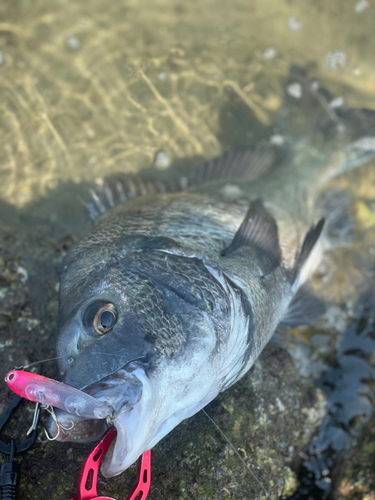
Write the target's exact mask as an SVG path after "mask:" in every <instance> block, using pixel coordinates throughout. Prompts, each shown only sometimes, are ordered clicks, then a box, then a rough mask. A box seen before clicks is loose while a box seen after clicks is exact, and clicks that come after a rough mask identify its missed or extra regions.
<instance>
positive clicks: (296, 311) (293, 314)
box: [280, 284, 326, 326]
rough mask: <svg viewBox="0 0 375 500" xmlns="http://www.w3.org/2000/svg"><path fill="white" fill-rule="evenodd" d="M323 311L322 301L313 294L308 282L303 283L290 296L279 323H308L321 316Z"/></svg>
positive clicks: (286, 324) (289, 324)
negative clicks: (286, 308)
mask: <svg viewBox="0 0 375 500" xmlns="http://www.w3.org/2000/svg"><path fill="white" fill-rule="evenodd" d="M325 312H326V307H325V305H324V303H323V302H322V301H321V300H320V299H319V298H318V297H317V296H316V295H315V293H314V291H313V289H312V288H311V286H310V285H309V284H304V285H302V286H301V287H300V288H299V289H298V290H297V292H296V293H295V295H294V297H293V298H292V300H291V302H290V304H289V307H288V310H287V312H286V314H285V316H284V318H283V319H282V321H281V322H280V325H282V326H300V325H309V324H311V323H314V321H316V320H317V319H318V318H320V317H321V316H323V314H324V313H325Z"/></svg>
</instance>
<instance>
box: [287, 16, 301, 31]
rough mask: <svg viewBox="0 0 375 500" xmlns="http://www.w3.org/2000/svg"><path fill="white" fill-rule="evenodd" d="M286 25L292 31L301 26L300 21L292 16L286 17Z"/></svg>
mask: <svg viewBox="0 0 375 500" xmlns="http://www.w3.org/2000/svg"><path fill="white" fill-rule="evenodd" d="M288 26H289V28H290V29H291V30H292V31H298V30H300V29H301V28H302V23H301V22H299V21H297V19H296V18H295V17H294V16H290V17H289V18H288Z"/></svg>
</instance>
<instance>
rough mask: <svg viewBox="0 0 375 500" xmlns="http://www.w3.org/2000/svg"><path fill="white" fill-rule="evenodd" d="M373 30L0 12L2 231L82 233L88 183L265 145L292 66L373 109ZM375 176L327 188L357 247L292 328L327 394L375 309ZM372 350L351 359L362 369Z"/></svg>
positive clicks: (323, 8) (242, 13)
mask: <svg viewBox="0 0 375 500" xmlns="http://www.w3.org/2000/svg"><path fill="white" fill-rule="evenodd" d="M374 25H375V5H373V2H372V1H369V2H367V1H366V0H360V1H357V0H355V1H345V2H339V1H333V2H327V1H324V0H317V1H314V2H311V0H300V1H298V2H297V1H288V0H279V1H278V2H274V1H271V0H232V1H231V2H227V1H223V0H216V1H209V0H200V1H190V2H180V1H173V0H164V1H162V0H156V1H146V0H144V1H135V0H133V1H131V0H129V1H119V0H117V1H112V2H106V1H104V0H91V1H90V2H84V1H82V0H81V1H70V2H69V1H64V0H49V1H48V2H46V1H43V0H23V1H22V0H18V1H15V0H3V1H2V2H1V4H0V141H1V148H0V183H1V186H2V189H1V190H0V224H1V225H2V226H4V227H7V228H10V229H12V230H22V231H24V230H26V231H29V232H31V233H34V234H36V235H38V236H40V237H41V238H55V239H59V238H62V237H64V236H65V235H66V234H73V235H76V236H79V235H80V233H81V232H82V231H83V229H84V228H85V227H86V225H87V221H86V219H85V217H84V215H83V213H82V208H81V202H80V198H83V199H87V194H86V193H87V188H88V185H89V184H90V183H92V182H93V181H94V180H95V179H100V178H101V177H103V176H104V175H109V174H112V173H115V172H139V171H141V170H146V169H148V168H151V167H155V168H156V169H157V170H158V171H160V173H161V174H162V173H167V172H168V171H169V170H170V171H173V172H181V173H182V172H186V171H187V170H188V169H189V168H191V167H192V166H196V165H199V164H201V163H202V161H203V160H204V159H205V158H211V157H213V156H216V155H219V154H220V153H221V152H223V151H224V150H228V149H231V148H238V147H249V146H252V145H253V144H256V143H258V142H259V141H262V140H266V139H267V138H268V137H269V136H270V135H271V134H272V132H273V128H272V125H273V123H274V121H275V118H276V115H277V111H278V109H279V107H280V105H281V99H282V87H283V82H284V80H285V78H286V76H287V74H288V70H289V67H290V66H291V65H292V64H299V65H301V66H303V67H305V68H307V69H308V70H309V73H310V74H311V75H312V76H314V77H315V78H317V79H319V80H320V81H322V82H323V84H324V85H325V86H326V87H327V88H328V89H329V90H330V91H331V92H332V93H333V94H334V95H336V96H338V97H340V98H342V99H343V100H344V103H345V105H346V106H354V107H368V108H372V109H375V69H374V64H373V60H374V55H373V54H374V52H373V47H374V46H375V31H374V29H373V27H374ZM374 165H375V164H374V162H373V163H372V164H370V165H367V166H366V167H364V168H362V169H361V170H360V171H359V170H358V171H355V172H351V173H349V174H348V175H347V176H345V178H344V177H343V178H342V179H339V180H337V181H335V183H333V186H335V187H340V188H344V189H345V190H347V191H349V192H350V193H351V195H352V196H353V202H352V204H351V207H350V213H351V216H352V217H353V218H354V219H355V221H356V229H355V232H354V237H353V238H354V239H353V243H351V244H350V245H349V246H347V247H345V248H341V249H336V250H334V251H333V252H332V253H331V254H330V255H329V256H327V257H326V258H325V260H324V262H323V264H322V266H321V268H320V270H319V273H318V275H317V277H316V280H315V286H316V288H317V289H318V290H319V291H320V292H321V295H323V296H324V297H325V298H326V300H327V302H328V303H329V304H330V307H329V314H328V316H327V319H326V321H325V323H324V322H323V323H321V324H318V325H317V326H315V327H314V328H310V329H309V328H305V329H302V330H298V331H296V332H295V334H296V339H297V340H295V342H294V347H293V346H292V348H291V351H292V353H293V354H294V356H295V358H296V362H297V364H298V363H299V366H300V368H301V373H302V375H303V376H306V377H314V378H316V379H318V377H320V379H319V384H320V385H321V387H322V388H323V389H324V388H325V387H324V384H326V385H327V383H328V382H327V380H328V379H329V377H330V373H331V372H330V370H331V369H333V368H332V367H336V369H337V368H339V364H340V362H339V361H338V360H339V359H341V358H340V356H341V357H343V356H345V353H346V351H347V350H348V351H349V352H351V354H353V352H352V351H353V349H354V348H353V346H352V344H350V342H351V340H350V339H349V340H348V336H349V337H350V331H351V330H350V328H351V326H350V325H351V324H357V323H356V322H359V321H360V319H361V318H362V313H361V308H360V304H361V301H362V302H363V300H362V298H363V297H364V296H365V297H366V300H367V302H368V304H369V305H368V307H369V308H370V310H371V307H372V304H373V297H372V295H371V293H370V292H369V290H371V288H372V287H373V285H374V276H373V273H372V272H373V269H374V260H375V258H374V248H375V215H374V200H375V175H374ZM366 311H367V310H366ZM366 314H368V312H365V315H366ZM353 328H354V327H353ZM348 329H349V330H350V331H349V330H348ZM348 331H349V333H348ZM372 331H373V330H372ZM343 339H344V340H343ZM342 340H343V342H344V344H341V341H342ZM357 340H358V339H357ZM361 340H362V341H363V339H361ZM298 342H299V344H298ZM345 342H347V343H348V342H349V344H350V346H351V347H350V346H349V347H350V348H348V347H347V344H345ZM372 342H373V341H372V340H370V341H369V342H368V344H366V349H365V355H358V350H360V347H358V346H357V345H356V347H355V349H357V351H356V352H355V353H354V354H355V355H356V356H357V357H359V358H360V359H362V360H364V362H366V363H368V364H369V366H370V364H371V360H370V359H368V358H369V353H370V351H371V349H372ZM361 345H363V344H361ZM296 346H297V347H296ZM340 346H341V347H340ZM342 346H344V347H342ZM345 346H346V347H345ZM336 352H338V355H336V354H335V353H336ZM373 362H374V360H373V359H372V363H373ZM336 375H337V373H336ZM336 375H333V377H335V376H336ZM325 377H326V378H325ZM360 379H361V377H360ZM351 380H354V379H351ZM361 380H362V379H361ZM360 389H361V390H362V392H363V387H361V388H360ZM365 391H368V389H365ZM328 392H329V391H328ZM356 393H357V387H354V388H353V391H352V394H354V395H355V394H356ZM371 397H372V396H371ZM371 397H370V396H366V398H365V399H366V401H368V400H369V398H370V399H371ZM353 401H354V399H353ZM361 401H362V400H361ZM351 404H354V402H353V403H351ZM356 404H357V405H358V404H360V401H359V402H358V400H356ZM370 406H371V405H370ZM366 411H367V410H366ZM366 411H365V414H366V418H367V416H368V412H367V413H366ZM333 413H334V412H333ZM352 423H353V422H352ZM334 425H336V424H334ZM346 431H347V429H346ZM322 432H323V431H322ZM324 439H325V437H324V436H323V440H324ZM324 442H325V444H327V440H325V441H324ZM345 446H346V445H345ZM348 446H349V445H348ZM313 447H314V445H312V448H313ZM311 454H312V455H313V454H314V451H312V452H311ZM308 462H309V457H307V458H306V463H308ZM323 465H324V464H323Z"/></svg>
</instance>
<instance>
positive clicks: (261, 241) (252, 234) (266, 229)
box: [222, 200, 281, 275]
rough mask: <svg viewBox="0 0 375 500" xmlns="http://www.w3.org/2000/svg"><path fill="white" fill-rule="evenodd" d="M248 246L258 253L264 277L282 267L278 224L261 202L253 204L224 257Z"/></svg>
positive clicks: (224, 252) (257, 201)
mask: <svg viewBox="0 0 375 500" xmlns="http://www.w3.org/2000/svg"><path fill="white" fill-rule="evenodd" d="M246 246H249V247H252V248H254V249H255V250H256V251H257V252H258V254H259V256H260V260H261V268H262V272H263V274H264V275H267V274H269V273H271V272H272V271H274V269H276V267H278V266H279V265H280V262H281V252H280V246H279V237H278V230H277V224H276V221H275V219H274V218H273V217H272V216H271V215H270V214H269V213H268V212H267V210H266V209H265V208H264V206H263V203H262V202H261V200H256V201H253V202H252V203H251V205H250V208H249V210H248V212H247V214H246V216H245V218H244V220H243V222H242V224H241V226H240V227H239V229H238V231H237V232H236V234H235V236H234V238H233V241H232V243H231V244H230V245H229V246H228V247H227V248H225V249H224V250H223V252H222V255H223V256H224V257H226V256H228V255H230V254H231V253H233V252H235V251H236V250H238V249H239V248H240V247H246Z"/></svg>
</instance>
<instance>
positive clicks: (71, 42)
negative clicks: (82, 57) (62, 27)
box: [65, 35, 81, 50]
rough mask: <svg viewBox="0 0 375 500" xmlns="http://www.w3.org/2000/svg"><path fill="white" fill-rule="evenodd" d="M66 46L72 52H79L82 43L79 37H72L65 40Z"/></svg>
mask: <svg viewBox="0 0 375 500" xmlns="http://www.w3.org/2000/svg"><path fill="white" fill-rule="evenodd" d="M65 44H66V46H67V47H68V49H70V50H79V49H80V48H81V41H80V39H79V38H78V36H75V35H71V36H68V37H67V38H66V40H65Z"/></svg>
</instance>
